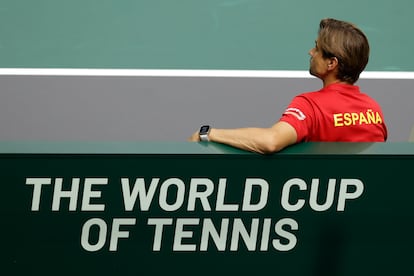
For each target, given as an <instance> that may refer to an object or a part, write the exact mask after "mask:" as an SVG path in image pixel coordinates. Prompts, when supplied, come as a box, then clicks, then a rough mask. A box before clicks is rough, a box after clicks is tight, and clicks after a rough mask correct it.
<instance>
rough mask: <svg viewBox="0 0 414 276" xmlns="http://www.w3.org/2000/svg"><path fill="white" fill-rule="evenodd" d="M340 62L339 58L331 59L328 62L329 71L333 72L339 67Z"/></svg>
mask: <svg viewBox="0 0 414 276" xmlns="http://www.w3.org/2000/svg"><path fill="white" fill-rule="evenodd" d="M338 64H339V61H338V58H337V57H331V58H329V60H328V70H330V71H332V70H335V68H337V67H338Z"/></svg>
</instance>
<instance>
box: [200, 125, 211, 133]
mask: <svg viewBox="0 0 414 276" xmlns="http://www.w3.org/2000/svg"><path fill="white" fill-rule="evenodd" d="M209 130H210V126H202V127H201V128H200V134H207V133H208V131H209Z"/></svg>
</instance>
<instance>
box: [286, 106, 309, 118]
mask: <svg viewBox="0 0 414 276" xmlns="http://www.w3.org/2000/svg"><path fill="white" fill-rule="evenodd" d="M283 114H286V115H288V114H289V115H293V116H295V117H296V118H298V120H301V121H303V120H305V119H306V116H305V114H304V113H303V112H302V111H301V110H300V109H297V108H294V107H289V108H288V109H286V110H285V113H283Z"/></svg>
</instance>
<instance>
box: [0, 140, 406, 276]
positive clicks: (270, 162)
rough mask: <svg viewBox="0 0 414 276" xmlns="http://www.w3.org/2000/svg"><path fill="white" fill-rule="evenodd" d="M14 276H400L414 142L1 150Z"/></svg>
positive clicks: (6, 264)
mask: <svg viewBox="0 0 414 276" xmlns="http://www.w3.org/2000/svg"><path fill="white" fill-rule="evenodd" d="M0 147H1V154H0V164H1V168H2V171H1V175H2V187H3V189H4V190H3V192H2V193H1V200H0V204H1V206H0V210H1V215H2V218H3V220H4V223H3V224H2V227H1V236H2V237H4V241H3V245H2V251H3V253H4V254H2V255H3V257H2V259H1V261H2V267H3V269H4V268H6V269H7V272H8V275H26V274H28V273H32V274H36V275H38V274H42V275H56V274H59V275H74V274H76V275H114V274H122V275H146V274H157V275H158V274H173V275H175V274H180V275H194V274H199V275H212V274H214V275H229V274H240V275H250V274H257V273H272V274H282V275H287V274H288V275H368V274H369V275H403V274H407V272H409V271H410V270H411V254H410V252H411V248H412V246H414V242H413V239H412V235H411V233H412V231H413V229H412V228H413V225H412V220H413V214H412V206H411V194H412V192H413V185H412V184H413V183H412V176H411V172H412V169H411V167H412V164H413V161H414V146H413V144H409V143H400V144H399V143H388V144H387V143H378V144H371V143H362V144H352V143H309V144H300V145H297V146H294V147H290V148H287V149H286V150H284V151H282V152H281V153H279V154H275V155H271V156H262V155H256V154H252V153H247V152H243V151H239V150H236V149H233V148H229V147H226V146H223V145H218V144H214V143H208V144H203V143H175V142H173V143H106V142H99V143H33V142H32V143H16V142H13V143H1V144H0Z"/></svg>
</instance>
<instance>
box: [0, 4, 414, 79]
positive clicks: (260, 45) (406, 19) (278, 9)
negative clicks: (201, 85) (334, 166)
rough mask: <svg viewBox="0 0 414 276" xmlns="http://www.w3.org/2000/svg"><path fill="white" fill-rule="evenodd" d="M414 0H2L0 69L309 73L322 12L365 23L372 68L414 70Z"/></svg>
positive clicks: (363, 26) (330, 15)
mask: <svg viewBox="0 0 414 276" xmlns="http://www.w3.org/2000/svg"><path fill="white" fill-rule="evenodd" d="M413 8H414V2H412V1H409V0H394V1H384V0H379V1H375V2H372V1H368V0H347V1H343V0H316V1H308V0H277V1H276V0H208V1H207V0H151V1H149V0H146V1H144V0H123V1H116V0H71V1H65V0H37V1H31V0H2V1H1V3H0V67H2V68H135V69H232V70H238V69H251V70H307V67H308V60H309V57H308V50H309V49H310V48H311V47H312V46H313V44H314V39H315V36H316V32H317V29H318V23H319V20H320V19H321V18H324V17H334V18H338V19H343V20H348V21H352V22H354V23H356V24H357V25H359V26H360V27H361V28H362V29H363V30H364V31H365V32H366V34H367V35H368V37H369V39H370V42H371V48H372V52H371V53H372V54H371V59H370V63H369V65H368V68H367V69H368V70H370V71H414V56H413V55H411V52H412V49H414V39H413V36H412V35H411V33H412V32H411V28H412V26H413V24H412V22H411V18H412V15H411V14H412V10H413Z"/></svg>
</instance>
